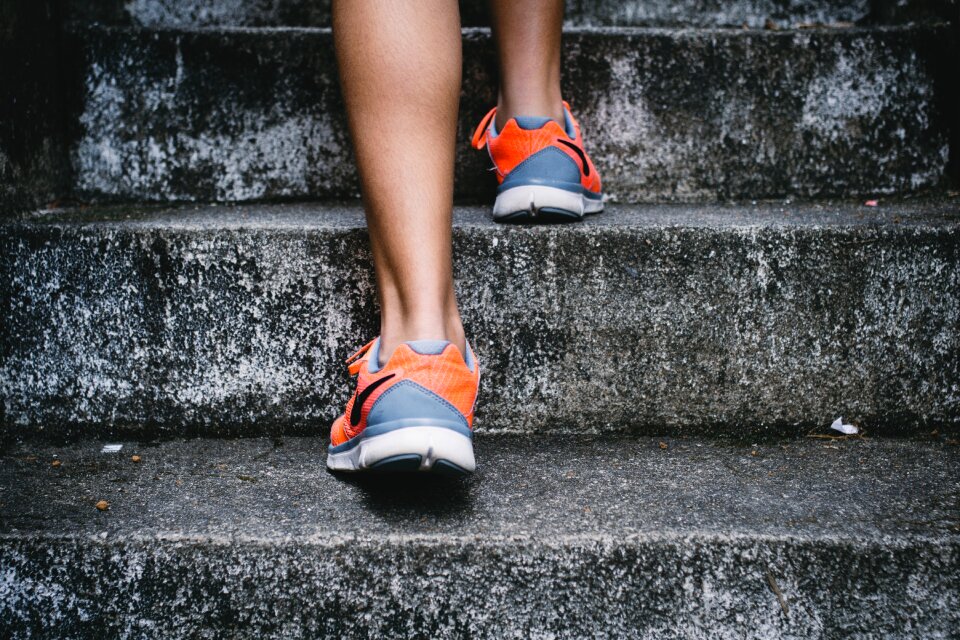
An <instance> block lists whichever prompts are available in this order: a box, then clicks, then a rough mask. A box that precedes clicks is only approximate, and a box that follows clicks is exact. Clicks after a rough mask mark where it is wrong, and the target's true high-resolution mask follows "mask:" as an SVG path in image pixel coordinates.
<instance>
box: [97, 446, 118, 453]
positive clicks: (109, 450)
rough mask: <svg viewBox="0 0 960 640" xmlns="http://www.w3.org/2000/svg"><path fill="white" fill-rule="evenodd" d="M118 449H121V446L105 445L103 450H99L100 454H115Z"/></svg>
mask: <svg viewBox="0 0 960 640" xmlns="http://www.w3.org/2000/svg"><path fill="white" fill-rule="evenodd" d="M120 449H123V445H122V444H105V445H103V449H100V453H117V452H118V451H120Z"/></svg>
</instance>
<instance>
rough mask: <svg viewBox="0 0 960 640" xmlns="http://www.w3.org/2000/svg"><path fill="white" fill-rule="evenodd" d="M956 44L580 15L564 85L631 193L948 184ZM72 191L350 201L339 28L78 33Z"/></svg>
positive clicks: (946, 33)
mask: <svg viewBox="0 0 960 640" xmlns="http://www.w3.org/2000/svg"><path fill="white" fill-rule="evenodd" d="M954 41H955V39H954V38H953V37H952V31H951V30H950V29H949V28H948V27H945V26H942V25H941V26H938V25H932V26H931V25H926V24H924V25H906V26H884V27H869V28H848V29H829V28H821V29H803V30H787V31H756V30H746V31H744V30H739V29H734V30H731V29H718V30H711V29H706V30H705V29H684V28H681V29H640V28H599V29H592V28H578V29H572V30H570V31H569V32H568V33H567V35H566V38H565V48H564V94H565V96H566V98H567V100H568V101H569V102H570V103H571V104H572V105H573V108H574V110H575V112H576V114H577V116H578V118H579V119H580V121H581V123H582V125H583V128H584V131H585V136H586V138H585V139H586V146H587V149H588V151H589V152H590V153H591V155H592V157H593V159H594V160H595V162H596V163H597V164H598V166H600V167H602V175H603V178H604V185H605V190H606V191H607V192H608V193H609V194H610V196H611V197H612V198H613V199H614V200H616V201H621V202H650V201H656V202H663V201H715V200H718V199H719V200H727V199H753V198H780V197H788V196H802V197H824V196H845V197H850V196H861V195H862V196H873V195H877V194H891V193H895V192H916V191H923V190H931V189H936V188H939V187H942V186H943V185H944V184H945V180H946V177H947V166H948V160H949V140H950V135H951V134H950V131H951V124H952V122H953V120H954V119H955V118H954V115H955V113H956V111H955V109H954V106H953V104H952V102H951V99H950V93H949V90H947V89H946V87H948V86H950V83H951V82H952V78H953V69H952V66H951V64H950V62H949V60H951V58H952V53H951V52H952V51H953V49H952V46H953V43H954ZM67 48H68V50H70V51H72V52H75V56H74V57H73V58H72V59H71V64H74V65H75V68H72V70H71V72H70V74H69V77H70V78H71V79H72V80H73V81H75V85H74V86H73V87H72V88H71V90H70V91H69V93H70V95H71V96H73V98H72V102H71V104H72V105H73V107H72V111H71V114H70V122H72V123H74V126H73V127H72V128H71V136H70V140H71V141H72V142H71V145H70V149H71V151H70V154H71V155H70V157H71V162H72V170H73V175H74V178H73V186H74V190H75V193H76V195H77V197H79V198H81V199H83V200H105V199H106V200H109V199H122V200H131V199H133V200H140V201H163V202H169V201H193V200H199V201H247V200H263V199H277V198H284V199H316V198H346V197H355V196H356V195H357V194H358V184H357V179H356V174H355V169H354V165H353V162H352V157H351V153H350V145H349V139H348V134H347V130H346V125H345V120H344V116H343V106H342V104H341V101H340V95H339V90H338V88H337V87H338V81H337V77H336V72H335V61H334V56H333V48H332V39H331V35H330V32H329V31H328V30H326V29H305V28H297V29H291V28H258V29H250V28H216V29H212V28H211V29H184V28H178V29H174V30H167V29H163V30H156V29H140V28H133V27H128V28H117V27H93V28H77V29H76V30H75V31H74V32H73V34H72V37H71V38H69V39H68V45H67ZM493 53H494V52H493V48H492V45H491V42H490V38H489V34H488V32H487V31H486V30H483V29H467V30H465V35H464V92H463V99H462V103H461V118H460V125H459V139H460V140H461V141H462V144H461V145H460V147H459V150H458V158H457V195H458V197H459V198H461V199H472V200H477V199H480V200H484V201H486V200H489V199H490V197H491V194H492V189H493V187H494V186H495V182H494V181H493V180H492V178H491V176H490V175H489V172H488V171H487V169H488V168H489V159H488V158H487V157H486V155H485V154H483V153H478V152H476V151H474V150H472V149H470V148H469V145H468V140H469V137H470V134H471V133H472V131H473V128H474V127H475V126H476V125H477V123H478V122H479V121H480V119H481V118H482V116H483V114H484V113H486V111H487V109H489V107H490V106H491V105H492V104H494V103H495V94H494V92H495V82H494V79H493V78H494V66H495V65H494V60H495V59H494V55H493Z"/></svg>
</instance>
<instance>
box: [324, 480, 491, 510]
mask: <svg viewBox="0 0 960 640" xmlns="http://www.w3.org/2000/svg"><path fill="white" fill-rule="evenodd" d="M328 473H330V474H331V475H333V476H334V477H335V478H337V479H338V480H339V481H341V482H343V483H345V484H348V485H351V486H353V487H355V488H356V489H358V490H359V491H360V493H361V494H362V497H363V500H364V502H365V503H366V506H367V507H368V508H369V509H371V510H372V511H375V512H378V513H380V514H381V515H384V516H394V517H404V516H408V515H414V516H416V517H418V518H420V517H428V518H439V519H446V518H448V517H455V518H460V517H462V516H463V515H464V514H466V513H469V512H470V511H471V510H472V508H473V493H474V492H473V487H474V485H475V484H476V482H477V481H478V480H479V478H477V476H473V477H455V476H443V475H439V474H432V473H431V474H422V473H382V474H376V473H374V474H358V475H357V474H349V473H337V472H333V471H330V472H328Z"/></svg>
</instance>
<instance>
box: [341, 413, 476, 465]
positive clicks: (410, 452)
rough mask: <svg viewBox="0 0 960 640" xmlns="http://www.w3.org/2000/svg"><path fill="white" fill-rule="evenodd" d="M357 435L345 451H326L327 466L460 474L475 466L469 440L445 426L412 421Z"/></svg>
mask: <svg viewBox="0 0 960 640" xmlns="http://www.w3.org/2000/svg"><path fill="white" fill-rule="evenodd" d="M357 438H359V441H358V442H357V444H356V446H354V447H352V448H351V449H348V450H347V451H341V452H338V453H334V452H330V451H328V453H327V468H328V469H330V470H331V471H347V472H357V471H374V472H388V473H397V472H400V473H404V472H406V473H437V474H441V475H458V476H460V475H467V474H469V473H473V471H475V470H476V468H477V462H476V459H475V458H474V455H473V442H472V440H471V439H470V438H469V437H467V436H465V435H463V434H462V433H459V432H457V431H454V430H452V429H447V428H445V427H436V426H431V425H413V426H408V427H403V428H400V429H395V430H393V431H389V432H387V433H381V434H378V435H375V436H371V437H366V438H365V437H364V434H362V433H361V434H360V435H358V436H357Z"/></svg>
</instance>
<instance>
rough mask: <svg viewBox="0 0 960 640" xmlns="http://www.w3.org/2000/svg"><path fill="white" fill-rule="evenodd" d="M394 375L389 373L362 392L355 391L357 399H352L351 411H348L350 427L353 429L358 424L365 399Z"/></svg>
mask: <svg viewBox="0 0 960 640" xmlns="http://www.w3.org/2000/svg"><path fill="white" fill-rule="evenodd" d="M395 375H396V374H394V373H391V374H390V375H388V376H383V377H382V378H379V379H377V380H374V381H373V382H371V383H370V384H368V385H367V386H366V388H365V389H364V390H363V391H360V390H359V389H358V390H357V391H358V393H357V397H356V398H354V399H353V409H351V410H350V426H352V427H355V426H357V425H358V424H360V411H361V409H363V403H364V402H366V401H367V398H369V397H370V394H371V393H373V392H374V391H376V389H377V387H379V386H380V385H382V384H383V383H384V382H386V381H387V380H389V379H390V378H392V377H394V376H395Z"/></svg>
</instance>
